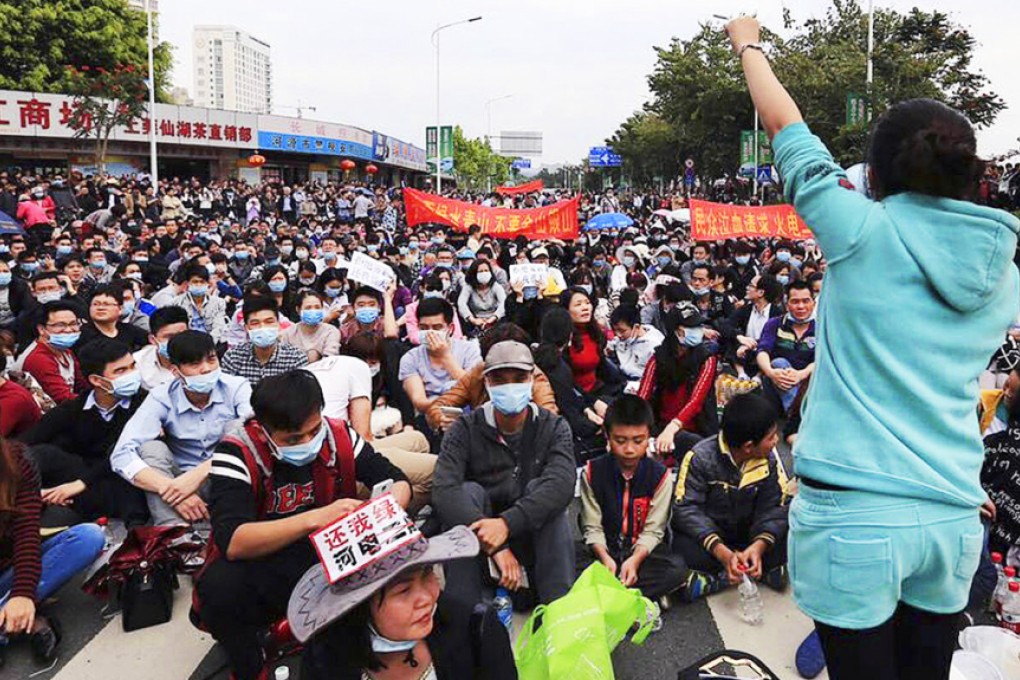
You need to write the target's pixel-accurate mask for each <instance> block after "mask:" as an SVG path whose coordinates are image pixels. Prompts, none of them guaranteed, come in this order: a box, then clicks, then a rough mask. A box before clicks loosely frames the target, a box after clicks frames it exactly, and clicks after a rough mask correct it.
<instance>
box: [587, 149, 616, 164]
mask: <svg viewBox="0 0 1020 680" xmlns="http://www.w3.org/2000/svg"><path fill="white" fill-rule="evenodd" d="M588 165H590V166H591V167H593V168H618V167H620V166H621V165H623V157H622V156H620V155H619V154H616V153H613V150H612V149H611V148H609V147H608V146H593V147H591V148H590V149H589V150H588Z"/></svg>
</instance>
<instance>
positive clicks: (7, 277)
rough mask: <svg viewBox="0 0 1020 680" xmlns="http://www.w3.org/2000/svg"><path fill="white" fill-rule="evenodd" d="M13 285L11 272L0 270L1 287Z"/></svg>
mask: <svg viewBox="0 0 1020 680" xmlns="http://www.w3.org/2000/svg"><path fill="white" fill-rule="evenodd" d="M9 285H11V273H10V272H0V288H4V287H6V286H9Z"/></svg>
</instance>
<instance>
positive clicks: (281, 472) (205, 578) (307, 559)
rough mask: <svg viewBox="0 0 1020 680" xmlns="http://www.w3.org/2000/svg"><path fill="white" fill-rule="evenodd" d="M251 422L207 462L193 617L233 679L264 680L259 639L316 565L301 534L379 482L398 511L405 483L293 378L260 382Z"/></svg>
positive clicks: (307, 385)
mask: <svg viewBox="0 0 1020 680" xmlns="http://www.w3.org/2000/svg"><path fill="white" fill-rule="evenodd" d="M251 405H252V410H253V411H254V417H252V418H250V419H248V420H247V421H246V422H245V423H244V425H243V426H242V427H241V428H238V429H237V430H236V431H234V432H232V433H230V434H228V435H227V436H225V437H224V438H223V440H222V441H221V442H220V444H219V445H218V446H217V447H216V450H215V452H214V454H213V458H212V470H211V472H210V479H211V480H212V486H211V490H210V507H211V509H212V512H211V516H212V536H211V538H210V544H209V553H208V555H207V559H206V566H205V567H204V568H203V570H202V572H201V573H200V574H199V576H198V578H197V590H196V602H195V604H196V607H195V611H194V612H193V614H194V615H195V618H197V620H198V622H200V623H201V626H202V627H204V628H206V629H207V630H208V631H209V632H210V633H211V634H212V636H213V637H214V638H216V640H217V641H218V642H219V643H220V644H222V645H223V647H224V649H225V650H226V652H227V655H228V656H229V658H230V666H231V668H232V669H233V672H234V677H235V678H237V680H255V679H258V680H261V679H262V678H264V677H267V676H266V673H267V671H266V670H265V661H266V659H265V652H264V650H263V648H262V646H261V645H260V643H259V635H260V632H261V631H263V630H265V629H267V628H268V627H269V626H270V624H272V623H273V622H274V621H276V620H278V619H281V618H283V617H284V616H285V615H286V612H287V601H288V599H289V598H290V594H291V591H292V590H293V589H294V586H295V585H296V584H297V582H298V580H299V579H300V578H301V576H302V575H303V574H304V573H305V572H306V571H307V570H308V568H309V567H310V566H312V565H313V564H315V563H316V561H317V559H318V558H317V557H316V553H315V549H314V548H313V546H312V543H311V541H309V540H308V536H309V534H311V533H313V532H315V531H317V530H319V529H321V528H323V527H325V526H327V525H329V524H331V523H332V522H333V521H334V520H336V519H337V518H339V517H340V516H342V515H345V514H347V513H348V512H350V511H352V510H354V509H355V508H356V507H358V506H359V505H360V504H361V502H362V501H360V500H358V498H357V487H356V484H358V483H360V484H362V485H364V486H365V487H366V488H368V489H372V488H373V487H374V486H375V485H376V484H379V483H381V482H385V481H387V480H392V481H393V486H392V488H391V489H390V492H391V493H392V494H393V496H394V497H395V498H396V500H397V501H398V502H399V503H400V505H401V506H403V507H407V505H408V503H409V502H410V500H411V486H410V484H409V483H408V482H407V478H406V477H405V476H404V474H403V473H402V472H401V471H400V469H399V468H397V467H396V466H395V465H393V464H392V463H390V462H389V461H388V460H387V459H386V458H384V457H383V456H382V455H381V454H379V453H377V452H376V451H375V450H374V449H373V448H372V446H371V445H370V444H369V443H368V442H366V441H365V440H363V439H362V438H361V437H360V436H358V433H357V432H356V431H355V430H354V428H353V427H351V426H350V425H349V424H348V423H346V422H344V421H342V420H334V419H332V418H327V417H324V416H323V415H322V409H323V407H324V406H325V402H324V400H323V396H322V390H321V388H320V387H319V383H318V381H317V380H316V379H315V377H314V376H313V375H311V374H310V373H308V372H307V371H301V370H294V371H289V372H287V373H283V374H281V375H277V376H272V377H269V378H266V379H264V380H263V381H261V382H260V383H259V385H258V387H257V388H256V389H255V392H254V393H253V394H252V399H251Z"/></svg>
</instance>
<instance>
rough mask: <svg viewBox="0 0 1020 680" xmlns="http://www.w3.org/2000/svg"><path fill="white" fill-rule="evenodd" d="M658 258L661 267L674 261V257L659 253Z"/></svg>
mask: <svg viewBox="0 0 1020 680" xmlns="http://www.w3.org/2000/svg"><path fill="white" fill-rule="evenodd" d="M656 260H658V262H659V266H660V267H667V266H669V264H670V263H671V262H672V261H673V258H672V257H670V256H669V255H659V257H657V258H656Z"/></svg>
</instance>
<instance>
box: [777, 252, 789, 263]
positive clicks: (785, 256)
mask: <svg viewBox="0 0 1020 680" xmlns="http://www.w3.org/2000/svg"><path fill="white" fill-rule="evenodd" d="M776 259H777V260H779V261H780V262H789V261H790V253H789V252H788V251H786V250H780V251H779V252H778V253H776Z"/></svg>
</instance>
